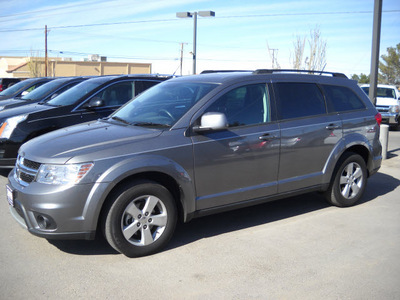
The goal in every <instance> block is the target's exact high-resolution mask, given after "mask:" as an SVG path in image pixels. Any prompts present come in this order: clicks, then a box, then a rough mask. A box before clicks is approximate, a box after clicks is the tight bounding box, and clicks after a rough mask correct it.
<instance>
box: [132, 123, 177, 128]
mask: <svg viewBox="0 0 400 300" xmlns="http://www.w3.org/2000/svg"><path fill="white" fill-rule="evenodd" d="M132 125H133V126H143V127H167V128H169V127H171V125H168V124H160V123H153V122H136V123H133V124H132Z"/></svg>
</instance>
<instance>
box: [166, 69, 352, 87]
mask: <svg viewBox="0 0 400 300" xmlns="http://www.w3.org/2000/svg"><path fill="white" fill-rule="evenodd" d="M279 71H282V72H279ZM293 71H294V70H256V71H238V70H234V71H209V70H207V71H205V72H204V73H201V74H199V75H190V76H184V77H179V78H176V79H173V80H172V82H175V81H188V82H189V81H190V82H204V83H215V84H223V83H226V82H230V81H235V80H247V79H253V78H254V79H256V78H262V79H263V80H274V79H277V80H293V81H299V80H304V81H309V82H319V83H322V82H331V81H335V82H339V81H345V82H350V81H351V82H353V83H354V82H355V81H354V80H351V79H348V78H347V77H346V76H345V75H344V74H342V73H330V72H315V73H316V74H309V73H307V74H304V71H298V70H296V71H298V72H299V73H295V72H293ZM308 72H309V71H308ZM320 73H323V74H322V75H320ZM327 74H331V76H324V75H327Z"/></svg>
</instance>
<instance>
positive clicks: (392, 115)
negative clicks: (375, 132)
mask: <svg viewBox="0 0 400 300" xmlns="http://www.w3.org/2000/svg"><path fill="white" fill-rule="evenodd" d="M361 88H362V90H363V91H364V92H365V93H366V94H367V95H368V94H369V84H365V85H362V86H361ZM375 106H376V109H377V110H378V111H379V112H380V113H381V115H382V123H385V124H389V125H391V126H394V127H396V128H398V129H400V91H399V90H398V89H397V88H396V86H394V85H384V84H378V88H377V91H376V105H375Z"/></svg>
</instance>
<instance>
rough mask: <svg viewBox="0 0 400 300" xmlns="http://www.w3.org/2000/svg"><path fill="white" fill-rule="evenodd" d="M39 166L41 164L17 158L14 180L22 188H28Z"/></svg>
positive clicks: (20, 157) (21, 157)
mask: <svg viewBox="0 0 400 300" xmlns="http://www.w3.org/2000/svg"><path fill="white" fill-rule="evenodd" d="M40 166H41V164H40V163H38V162H34V161H31V160H29V159H25V158H24V157H23V156H18V158H17V162H16V164H15V174H14V178H15V180H16V181H18V183H19V184H21V185H23V186H28V185H29V184H30V183H31V182H32V181H34V180H35V178H36V174H37V173H38V170H39V168H40Z"/></svg>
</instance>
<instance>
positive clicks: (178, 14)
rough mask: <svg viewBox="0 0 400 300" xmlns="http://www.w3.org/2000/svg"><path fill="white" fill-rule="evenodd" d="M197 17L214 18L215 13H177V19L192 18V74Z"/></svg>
mask: <svg viewBox="0 0 400 300" xmlns="http://www.w3.org/2000/svg"><path fill="white" fill-rule="evenodd" d="M197 15H199V16H201V17H215V12H213V11H211V10H208V11H199V12H197V11H195V12H177V13H176V16H177V17H178V18H192V17H193V53H192V55H193V74H196V54H197V53H196V43H197Z"/></svg>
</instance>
